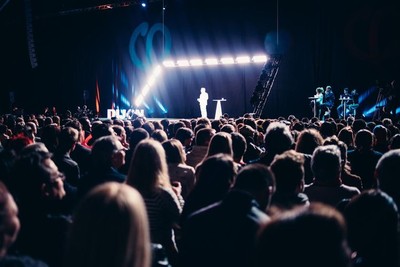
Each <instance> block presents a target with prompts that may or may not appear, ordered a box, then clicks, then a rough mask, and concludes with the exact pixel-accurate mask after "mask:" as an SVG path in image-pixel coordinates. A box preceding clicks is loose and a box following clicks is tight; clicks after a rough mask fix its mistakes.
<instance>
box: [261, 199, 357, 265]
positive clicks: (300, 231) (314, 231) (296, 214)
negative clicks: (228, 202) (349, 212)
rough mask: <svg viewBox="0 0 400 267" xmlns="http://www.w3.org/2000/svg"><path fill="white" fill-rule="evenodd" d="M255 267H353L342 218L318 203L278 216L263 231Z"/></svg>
mask: <svg viewBox="0 0 400 267" xmlns="http://www.w3.org/2000/svg"><path fill="white" fill-rule="evenodd" d="M310 251H312V253H310ZM256 266H257V267H264V266H269V267H278V266H279V267H282V266H284V267H289V266H308V267H320V266H324V267H348V266H350V251H349V249H348V247H347V243H346V226H345V221H344V219H343V216H342V215H341V214H340V213H339V212H338V211H336V210H335V209H334V208H332V207H330V206H327V205H324V204H319V203H312V204H311V205H310V206H309V207H298V208H295V209H293V210H290V211H287V212H284V213H282V214H280V215H278V216H277V217H275V218H273V220H272V221H270V222H269V223H267V224H266V225H265V226H264V227H263V228H262V229H261V232H260V235H259V239H258V243H257V249H256Z"/></svg>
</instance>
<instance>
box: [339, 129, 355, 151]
mask: <svg viewBox="0 0 400 267" xmlns="http://www.w3.org/2000/svg"><path fill="white" fill-rule="evenodd" d="M338 138H339V140H340V141H343V142H344V143H345V144H346V145H347V147H349V148H353V147H354V133H353V130H352V129H351V127H350V126H346V127H344V128H342V129H341V130H340V131H339V134H338Z"/></svg>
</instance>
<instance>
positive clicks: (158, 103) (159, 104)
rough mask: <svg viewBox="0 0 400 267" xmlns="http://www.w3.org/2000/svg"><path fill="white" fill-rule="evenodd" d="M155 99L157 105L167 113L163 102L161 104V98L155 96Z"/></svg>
mask: <svg viewBox="0 0 400 267" xmlns="http://www.w3.org/2000/svg"><path fill="white" fill-rule="evenodd" d="M154 101H156V103H157V106H158V107H159V108H160V109H161V111H162V113H163V114H167V113H168V110H167V109H166V108H165V107H164V105H163V104H161V102H160V100H158V99H157V98H154Z"/></svg>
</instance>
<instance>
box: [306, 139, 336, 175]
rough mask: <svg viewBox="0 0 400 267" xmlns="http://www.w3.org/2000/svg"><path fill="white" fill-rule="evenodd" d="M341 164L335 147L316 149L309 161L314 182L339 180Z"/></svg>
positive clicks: (328, 146)
mask: <svg viewBox="0 0 400 267" xmlns="http://www.w3.org/2000/svg"><path fill="white" fill-rule="evenodd" d="M341 164H342V162H341V156H340V150H339V148H338V147H337V146H336V145H327V146H320V147H317V148H316V149H315V151H314V153H313V156H312V159H311V169H312V172H313V174H314V178H315V181H318V182H334V181H337V180H338V179H339V178H340V172H341V166H342V165H341Z"/></svg>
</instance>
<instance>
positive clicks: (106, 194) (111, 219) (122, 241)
mask: <svg viewBox="0 0 400 267" xmlns="http://www.w3.org/2000/svg"><path fill="white" fill-rule="evenodd" d="M65 263H66V265H65V266H67V267H80V266H82V267H90V266H93V267H109V266H113V267H149V266H150V265H151V243H150V237H149V226H148V220H147V214H146V208H145V205H144V202H143V199H142V197H141V195H140V194H139V193H138V191H137V190H135V189H134V188H132V187H130V186H128V185H126V184H121V183H116V182H108V183H104V184H102V185H100V186H97V187H96V188H94V189H93V190H91V191H90V192H89V193H88V195H86V196H85V198H84V199H83V200H82V202H81V203H80V205H79V206H78V207H77V210H76V212H75V215H74V219H73V224H72V228H71V232H70V236H69V240H68V245H67V251H66V257H65Z"/></svg>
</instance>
